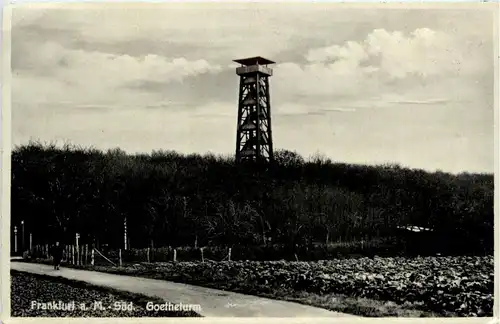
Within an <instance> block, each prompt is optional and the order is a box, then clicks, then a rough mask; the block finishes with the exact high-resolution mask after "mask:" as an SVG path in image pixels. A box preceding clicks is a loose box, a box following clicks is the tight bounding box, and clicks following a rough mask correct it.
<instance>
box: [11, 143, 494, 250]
mask: <svg viewBox="0 0 500 324" xmlns="http://www.w3.org/2000/svg"><path fill="white" fill-rule="evenodd" d="M493 194H494V185H493V175H492V174H467V173H463V174H458V175H453V174H447V173H443V172H435V173H429V172H425V171H422V170H411V169H406V168H402V167H399V166H392V165H387V166H363V165H348V164H343V163H337V162H333V161H331V160H329V159H326V158H322V157H320V156H316V157H312V158H310V159H309V160H308V161H305V160H304V158H302V157H301V156H299V155H297V154H295V153H294V152H290V151H286V150H281V151H277V152H276V162H275V163H273V164H262V165H258V164H254V165H246V164H236V163H235V162H234V160H233V159H232V158H230V157H221V156H214V155H204V156H201V155H194V154H192V155H181V154H178V153H176V152H171V151H166V152H153V153H152V154H143V155H127V154H125V153H124V152H122V151H120V150H110V151H108V152H102V151H98V150H94V149H87V148H77V147H71V146H66V147H63V148H58V147H56V146H54V145H41V144H37V143H31V144H29V145H25V146H21V147H17V148H15V149H14V151H13V153H12V195H11V197H12V205H11V208H12V225H13V226H16V225H17V226H18V228H20V223H21V221H24V227H23V228H24V231H25V234H24V235H25V236H24V237H25V238H24V242H25V244H26V242H27V235H28V233H31V234H32V237H33V245H37V244H45V243H52V242H53V240H54V239H56V238H58V239H59V240H61V241H62V242H63V244H73V242H74V237H75V233H77V232H78V233H80V243H81V244H91V245H93V246H96V247H100V246H103V245H107V246H109V247H110V248H118V247H123V231H124V225H123V224H124V220H125V219H126V220H127V225H128V238H129V243H130V246H131V247H133V248H145V247H148V246H154V247H167V246H172V247H179V246H191V247H193V248H194V249H196V248H198V247H201V246H220V247H224V249H225V248H227V247H232V246H234V248H235V249H237V247H236V246H238V248H239V249H240V250H242V251H252V253H253V254H254V255H255V254H259V253H260V254H261V255H262V254H264V255H269V253H271V251H272V250H275V253H273V255H274V256H275V257H274V258H275V259H278V260H279V259H288V260H295V256H294V255H295V254H297V255H298V256H299V260H307V259H311V260H312V259H324V258H332V257H336V256H337V255H339V253H338V252H339V250H338V249H337V250H335V249H334V248H330V250H331V251H330V252H328V247H329V246H330V247H331V246H337V247H338V246H343V247H342V249H343V250H342V251H344V252H341V253H340V255H349V253H351V254H358V255H360V256H375V255H378V256H411V255H435V254H436V253H440V254H441V255H491V254H492V252H493ZM408 224H411V225H417V226H422V227H426V228H430V229H432V230H433V232H432V233H433V234H432V235H430V236H425V239H424V236H422V238H421V239H420V241H419V239H418V238H417V241H415V240H413V238H412V240H408V239H407V238H406V237H405V235H404V234H403V235H401V233H400V231H398V226H400V225H408ZM11 237H13V235H11ZM332 244H333V245H332ZM335 244H337V245H335ZM339 244H340V245H339ZM12 246H13V244H12ZM346 246H348V247H350V248H347V250H346V248H345V247H346ZM349 249H352V250H351V251H348V250H349ZM318 250H321V251H323V252H321V251H320V252H317V251H318ZM354 250H355V252H353V251H354ZM255 251H256V252H255ZM259 251H261V252H259ZM262 251H264V252H262ZM242 253H243V252H242ZM252 253H250V252H248V254H249V255H247V256H241V259H243V260H244V259H253V258H256V259H258V258H257V256H255V257H252ZM315 253H318V255H316V256H315Z"/></svg>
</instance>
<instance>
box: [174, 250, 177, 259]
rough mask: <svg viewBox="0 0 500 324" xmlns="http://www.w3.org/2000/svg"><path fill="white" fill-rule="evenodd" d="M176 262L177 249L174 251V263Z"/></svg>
mask: <svg viewBox="0 0 500 324" xmlns="http://www.w3.org/2000/svg"><path fill="white" fill-rule="evenodd" d="M175 261H177V249H174V262H175Z"/></svg>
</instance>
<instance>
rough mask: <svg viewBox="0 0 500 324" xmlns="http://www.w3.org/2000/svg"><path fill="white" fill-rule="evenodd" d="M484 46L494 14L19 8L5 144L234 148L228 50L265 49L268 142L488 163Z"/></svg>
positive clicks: (488, 69)
mask: <svg viewBox="0 0 500 324" xmlns="http://www.w3.org/2000/svg"><path fill="white" fill-rule="evenodd" d="M450 8H453V7H450ZM493 44H494V42H493V15H492V11H491V10H471V9H469V10H458V9H456V10H448V9H447V10H443V9H441V10H436V9H434V10H423V9H413V10H404V9H361V8H355V9H352V8H351V9H349V8H346V7H343V8H340V7H336V6H335V5H332V4H330V5H327V4H323V5H319V4H317V5H299V4H296V5H287V6H283V5H281V6H280V5H279V4H278V5H276V4H274V5H267V6H264V5H256V4H238V5H235V4H233V5H231V7H229V6H223V5H220V4H219V5H215V4H204V5H203V4H198V5H196V4H190V5H186V4H184V5H178V4H177V5H174V4H172V5H169V6H161V7H159V6H151V5H150V6H144V5H143V6H135V7H133V8H131V7H130V5H129V7H123V6H122V7H118V6H108V7H106V8H105V7H97V6H94V7H87V9H81V8H75V9H68V8H62V9H43V8H15V9H14V10H13V16H12V132H13V133H12V139H13V144H14V145H19V144H23V143H27V142H28V141H29V140H30V139H32V140H41V141H57V142H59V143H64V142H70V143H73V144H78V145H84V146H94V147H96V148H101V149H108V148H115V147H120V148H121V149H123V150H125V151H127V152H131V153H132V152H151V151H152V150H159V149H168V150H170V149H172V150H177V151H180V152H183V153H191V152H198V153H204V152H207V151H211V152H214V153H223V154H233V153H234V149H235V140H236V113H237V111H236V106H237V96H238V93H237V91H238V77H237V76H236V74H235V65H234V64H233V63H232V60H233V59H238V58H245V57H249V56H254V55H261V56H264V57H266V58H269V59H271V60H273V61H276V62H277V64H276V65H274V76H273V77H272V78H271V102H272V114H273V124H272V127H273V137H274V146H275V148H286V149H290V150H296V151H297V152H299V153H301V154H302V155H304V156H306V157H307V156H310V155H312V154H315V153H320V154H322V155H325V156H328V157H330V158H331V159H332V160H335V161H342V162H348V163H364V164H380V163H388V162H389V163H399V164H401V165H404V166H409V167H414V168H422V169H427V170H436V169H440V170H443V171H448V172H461V171H470V172H493V170H494V159H493V156H494V155H493V143H494V129H493V127H494V126H493V123H494V108H493V94H494V88H493V81H494V74H493V49H494V48H493Z"/></svg>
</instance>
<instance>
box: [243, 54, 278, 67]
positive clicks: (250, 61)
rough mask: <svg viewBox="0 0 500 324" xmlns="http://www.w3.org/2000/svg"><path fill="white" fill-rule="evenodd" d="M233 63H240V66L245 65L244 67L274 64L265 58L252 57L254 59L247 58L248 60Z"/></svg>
mask: <svg viewBox="0 0 500 324" xmlns="http://www.w3.org/2000/svg"><path fill="white" fill-rule="evenodd" d="M233 62H236V63H240V64H242V65H246V66H249V65H257V64H260V65H267V64H274V63H276V62H273V61H271V60H268V59H266V58H263V57H261V56H254V57H249V58H245V59H239V60H234V61H233Z"/></svg>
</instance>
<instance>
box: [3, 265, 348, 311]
mask: <svg viewBox="0 0 500 324" xmlns="http://www.w3.org/2000/svg"><path fill="white" fill-rule="evenodd" d="M11 269H13V270H17V271H24V272H29V273H35V274H43V275H47V276H54V277H64V278H67V279H73V280H80V281H85V282H88V283H90V284H93V285H98V286H105V287H110V288H114V289H119V290H123V291H129V292H133V293H138V294H143V295H146V296H152V297H159V298H162V299H165V300H168V301H170V302H172V303H182V304H194V305H200V306H201V311H197V312H198V313H199V314H200V315H202V316H205V317H345V316H349V317H353V315H349V314H343V313H336V312H332V311H328V310H326V309H321V308H316V307H311V306H306V305H301V304H297V303H292V302H286V301H279V300H273V299H268V298H262V297H256V296H250V295H244V294H238V293H233V292H227V291H222V290H216V289H210V288H204V287H198V286H192V285H186V284H180V283H173V282H168V281H163V280H154V279H146V278H139V277H131V276H123V275H115V274H108V273H102V272H96V271H86V270H77V269H69V268H64V267H61V270H59V271H57V270H54V269H53V267H51V266H48V265H43V264H34V263H24V262H15V261H14V260H13V262H11Z"/></svg>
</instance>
